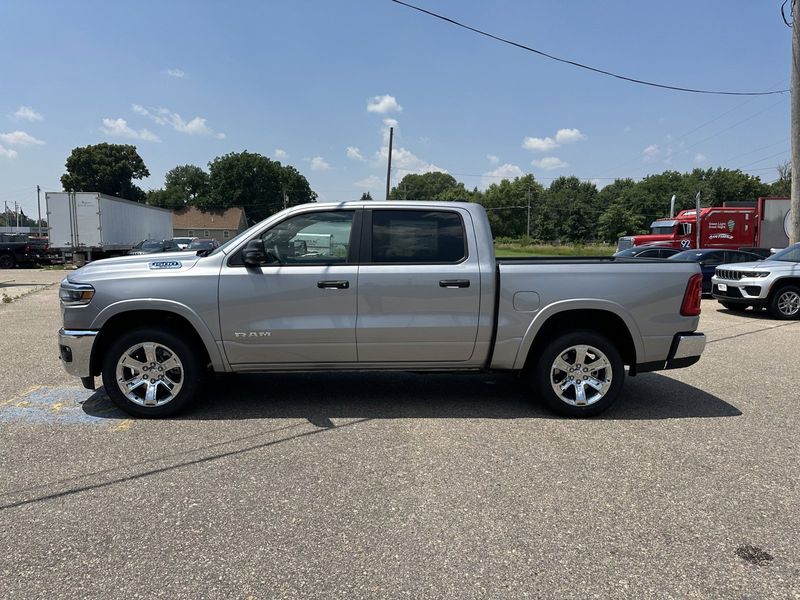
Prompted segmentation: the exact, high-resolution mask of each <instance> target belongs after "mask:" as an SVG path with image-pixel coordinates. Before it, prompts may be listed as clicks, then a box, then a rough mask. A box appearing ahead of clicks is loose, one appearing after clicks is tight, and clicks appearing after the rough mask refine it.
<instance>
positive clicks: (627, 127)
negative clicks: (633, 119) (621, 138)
mask: <svg viewBox="0 0 800 600" xmlns="http://www.w3.org/2000/svg"><path fill="white" fill-rule="evenodd" d="M631 131H633V127H631V126H630V125H626V126H625V129H623V130H622V133H630V132H631Z"/></svg>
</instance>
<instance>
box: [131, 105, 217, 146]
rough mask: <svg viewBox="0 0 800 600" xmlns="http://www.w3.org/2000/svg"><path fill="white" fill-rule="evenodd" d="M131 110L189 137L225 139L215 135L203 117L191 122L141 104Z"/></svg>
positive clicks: (166, 111)
mask: <svg viewBox="0 0 800 600" xmlns="http://www.w3.org/2000/svg"><path fill="white" fill-rule="evenodd" d="M131 109H132V110H133V112H135V113H136V114H139V115H142V116H145V117H148V118H150V119H152V120H153V121H155V122H156V123H158V124H159V125H169V126H170V127H172V128H173V129H174V130H175V131H179V132H180V133H185V134H187V135H212V134H214V137H216V138H217V139H225V134H224V133H215V132H214V130H213V129H211V128H210V127H209V126H208V125H207V124H206V119H204V118H203V117H195V118H194V119H191V120H190V121H186V120H184V119H183V117H181V116H180V115H179V114H178V113H176V112H173V111H171V110H169V109H168V108H163V107H159V108H145V107H144V106H142V105H141V104H134V105H132V106H131Z"/></svg>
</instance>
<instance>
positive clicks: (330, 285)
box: [317, 279, 350, 290]
mask: <svg viewBox="0 0 800 600" xmlns="http://www.w3.org/2000/svg"><path fill="white" fill-rule="evenodd" d="M317 287H318V288H319V289H321V290H346V289H347V288H349V287H350V282H349V281H347V280H346V279H337V280H332V281H318V282H317Z"/></svg>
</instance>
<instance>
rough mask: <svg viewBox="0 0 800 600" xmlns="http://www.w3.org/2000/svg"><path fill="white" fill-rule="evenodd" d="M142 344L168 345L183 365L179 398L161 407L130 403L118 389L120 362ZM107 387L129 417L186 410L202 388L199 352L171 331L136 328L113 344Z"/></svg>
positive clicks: (106, 370) (108, 355)
mask: <svg viewBox="0 0 800 600" xmlns="http://www.w3.org/2000/svg"><path fill="white" fill-rule="evenodd" d="M142 342H155V343H158V344H163V345H164V346H167V347H168V348H169V349H170V350H172V351H173V352H175V354H176V355H177V356H178V358H179V359H180V361H181V364H182V366H183V385H182V387H181V390H180V391H179V392H178V395H177V396H176V397H175V398H173V399H172V400H170V401H169V402H167V403H166V404H163V405H161V406H141V405H139V404H136V403H135V402H132V401H131V400H128V398H127V397H125V395H124V394H123V393H122V391H121V390H120V389H119V387H118V386H117V380H116V378H117V375H116V372H117V362H118V360H119V358H120V356H121V355H122V354H123V353H124V352H125V351H126V350H127V349H128V348H130V347H131V346H134V345H136V344H140V343H142ZM102 377H103V385H104V386H105V389H106V393H107V394H108V396H109V398H111V401H112V402H114V404H116V405H117V406H119V407H120V408H121V409H122V410H124V411H125V412H127V413H128V414H131V415H134V416H137V417H166V416H169V415H174V414H176V413H178V412H179V411H181V410H183V409H184V408H186V406H187V405H188V404H189V403H190V402H192V401H193V400H194V399H195V397H196V396H197V394H198V393H199V391H200V390H201V389H202V378H203V371H202V370H201V367H200V361H199V360H198V358H197V353H196V352H195V351H194V350H192V348H191V347H190V346H189V345H188V344H187V343H186V342H185V341H184V340H183V339H182V338H181V336H180V335H179V334H178V333H177V332H175V331H172V330H169V329H151V328H142V329H135V330H133V331H130V332H128V333H125V334H123V335H121V336H120V337H118V338H117V339H116V340H114V341H113V342H111V344H110V345H109V346H108V348H107V349H106V352H105V356H104V357H103V365H102Z"/></svg>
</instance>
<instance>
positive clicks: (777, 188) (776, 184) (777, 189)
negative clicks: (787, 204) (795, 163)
mask: <svg viewBox="0 0 800 600" xmlns="http://www.w3.org/2000/svg"><path fill="white" fill-rule="evenodd" d="M777 171H778V179H777V180H775V181H773V182H772V185H771V186H770V189H769V195H770V196H787V197H788V196H791V195H792V162H791V161H789V160H787V161H786V162H784V163H783V164H781V165H778V166H777Z"/></svg>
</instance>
